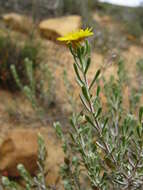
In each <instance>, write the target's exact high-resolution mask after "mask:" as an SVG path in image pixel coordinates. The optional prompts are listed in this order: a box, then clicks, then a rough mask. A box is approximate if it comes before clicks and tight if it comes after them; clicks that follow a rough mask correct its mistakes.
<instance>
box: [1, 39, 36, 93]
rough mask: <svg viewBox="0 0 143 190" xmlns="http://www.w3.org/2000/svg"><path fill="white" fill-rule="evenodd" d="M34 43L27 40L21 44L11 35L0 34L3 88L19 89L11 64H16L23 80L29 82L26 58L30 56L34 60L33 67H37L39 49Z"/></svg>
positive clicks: (25, 82)
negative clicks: (25, 63) (25, 64)
mask: <svg viewBox="0 0 143 190" xmlns="http://www.w3.org/2000/svg"><path fill="white" fill-rule="evenodd" d="M33 44H34V43H32V42H28V43H27V42H26V43H25V44H24V45H21V46H20V45H18V44H17V43H16V42H15V41H14V40H12V38H11V37H10V36H5V37H4V36H0V86H1V87H2V88H4V89H7V90H10V91H13V92H15V91H17V90H18V86H17V84H16V83H15V80H14V78H13V75H12V73H11V69H10V68H11V65H15V67H16V70H17V73H18V74H19V75H20V77H21V80H22V82H23V83H24V84H28V81H27V77H26V71H25V66H24V60H25V58H29V59H30V60H32V62H33V67H34V68H35V67H36V64H37V56H38V49H37V47H36V45H33Z"/></svg>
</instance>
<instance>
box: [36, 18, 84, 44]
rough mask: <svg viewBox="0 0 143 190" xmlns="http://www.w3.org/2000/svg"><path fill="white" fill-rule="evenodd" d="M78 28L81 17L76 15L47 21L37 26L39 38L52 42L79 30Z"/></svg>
mask: <svg viewBox="0 0 143 190" xmlns="http://www.w3.org/2000/svg"><path fill="white" fill-rule="evenodd" d="M80 27H81V17H80V16H77V15H73V16H65V17H60V18H52V19H47V20H44V21H41V23H40V24H39V30H40V33H41V36H42V37H44V38H47V39H49V40H53V41H56V38H57V37H59V36H64V35H65V34H67V33H69V32H72V31H76V30H78V29H80Z"/></svg>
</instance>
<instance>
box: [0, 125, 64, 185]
mask: <svg viewBox="0 0 143 190" xmlns="http://www.w3.org/2000/svg"><path fill="white" fill-rule="evenodd" d="M39 132H40V133H41V135H42V136H43V137H44V139H45V145H46V149H47V153H48V156H47V159H46V171H47V176H46V182H47V184H48V185H55V184H57V183H59V179H60V177H59V166H60V165H61V163H63V160H64V153H63V151H62V148H61V143H60V142H59V141H58V140H57V139H56V134H55V131H54V130H53V129H52V128H50V127H48V128H46V129H45V128H39V129H33V128H30V129H27V128H15V129H11V130H9V131H8V132H7V133H6V134H5V137H3V142H2V143H1V145H0V172H1V174H3V175H6V176H8V177H19V173H18V171H17V168H16V167H17V164H19V163H22V164H24V166H25V167H26V169H27V170H28V171H29V172H30V173H31V174H32V175H34V174H36V171H37V169H38V168H37V150H38V145H37V135H38V133H39Z"/></svg>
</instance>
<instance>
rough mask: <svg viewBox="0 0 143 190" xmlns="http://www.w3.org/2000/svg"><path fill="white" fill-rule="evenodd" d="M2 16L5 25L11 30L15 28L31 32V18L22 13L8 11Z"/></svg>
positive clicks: (23, 31) (19, 30)
mask: <svg viewBox="0 0 143 190" xmlns="http://www.w3.org/2000/svg"><path fill="white" fill-rule="evenodd" d="M2 18H3V21H4V23H5V24H6V26H7V27H9V28H11V29H13V30H17V31H18V32H22V33H29V32H31V27H32V25H33V23H32V20H31V19H30V18H28V17H26V16H24V15H20V14H17V13H8V14H4V15H2Z"/></svg>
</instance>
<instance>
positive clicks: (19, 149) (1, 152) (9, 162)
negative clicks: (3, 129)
mask: <svg viewBox="0 0 143 190" xmlns="http://www.w3.org/2000/svg"><path fill="white" fill-rule="evenodd" d="M37 150H38V146H37V133H35V132H33V130H26V129H16V130H15V129H14V130H11V131H9V132H8V133H7V134H6V137H5V138H4V140H3V143H2V144H1V146H0V171H1V172H2V173H3V172H5V173H7V175H8V176H10V177H18V176H19V173H18V171H17V164H19V163H22V164H24V166H25V167H26V169H28V171H29V172H30V173H31V174H34V173H35V171H36V170H37V164H36V162H37Z"/></svg>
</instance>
